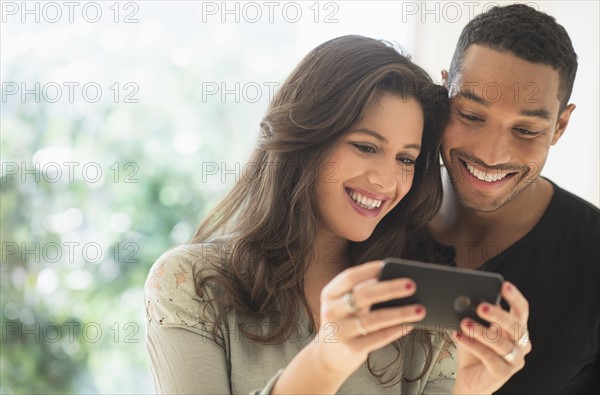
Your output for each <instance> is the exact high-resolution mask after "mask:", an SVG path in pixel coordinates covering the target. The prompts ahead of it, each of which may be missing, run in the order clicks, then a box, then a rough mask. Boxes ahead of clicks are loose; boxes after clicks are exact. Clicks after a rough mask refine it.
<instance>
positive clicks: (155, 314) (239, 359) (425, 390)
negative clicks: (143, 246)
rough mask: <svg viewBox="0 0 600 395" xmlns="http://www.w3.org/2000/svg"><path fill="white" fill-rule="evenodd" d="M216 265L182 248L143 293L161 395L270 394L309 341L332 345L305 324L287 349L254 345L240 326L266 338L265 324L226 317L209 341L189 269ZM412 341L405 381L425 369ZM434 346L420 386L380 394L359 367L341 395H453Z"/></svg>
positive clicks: (210, 249)
mask: <svg viewBox="0 0 600 395" xmlns="http://www.w3.org/2000/svg"><path fill="white" fill-rule="evenodd" d="M218 261H219V253H218V249H215V248H214V245H207V244H195V245H183V246H179V247H176V248H174V249H172V250H170V251H168V252H166V253H165V254H163V255H162V256H161V257H160V258H159V259H158V260H157V261H156V262H155V263H154V265H153V266H152V268H151V269H150V273H149V275H148V279H147V280H146V285H145V289H144V298H145V305H146V313H147V319H148V322H147V332H146V346H147V349H148V353H149V357H150V365H151V368H152V374H153V377H154V384H155V386H156V391H157V393H159V394H167V393H168V394H248V393H251V394H268V393H270V392H271V389H272V388H273V385H274V384H275V382H276V381H277V379H278V377H279V375H280V374H281V372H282V371H283V369H285V367H286V366H287V365H288V363H289V362H290V361H291V360H292V359H293V358H294V356H295V355H296V354H297V353H298V352H299V351H300V350H301V349H302V348H303V347H305V346H306V345H307V344H308V343H309V342H311V341H331V340H332V339H333V338H334V333H333V332H331V333H330V334H329V333H327V331H324V332H325V335H324V336H323V338H322V339H319V338H318V336H315V334H311V333H310V332H309V330H308V320H307V318H306V317H303V319H302V320H301V322H299V323H298V324H296V325H294V326H293V327H294V328H295V329H296V331H292V332H290V333H293V335H292V336H291V337H290V338H289V339H288V340H287V341H286V342H285V343H281V344H260V343H255V342H252V341H250V340H248V339H246V338H245V337H244V336H242V335H241V334H240V333H239V329H238V328H239V326H238V325H239V324H243V325H246V328H248V325H254V327H255V328H257V329H258V330H265V331H268V330H269V325H268V323H265V324H263V325H261V326H258V325H256V324H253V321H252V319H251V317H247V316H243V315H242V314H239V313H237V312H232V313H230V314H228V315H227V319H226V320H225V322H223V324H222V326H221V328H220V331H219V336H218V338H217V340H216V341H215V339H214V338H213V336H212V331H211V327H210V324H208V323H209V322H211V321H210V317H209V316H210V315H211V314H214V311H212V310H211V309H210V308H208V309H205V307H207V303H206V301H205V300H203V299H201V298H200V297H199V296H198V295H197V294H196V292H195V287H194V278H193V273H195V272H194V264H196V268H197V269H198V268H202V267H209V265H208V264H209V263H210V262H214V263H217V262H218ZM207 291H210V290H207ZM210 306H212V305H210ZM210 306H208V307H210ZM211 311H212V313H211ZM332 331H333V329H332ZM294 332H295V333H294ZM415 337H416V336H412V335H410V336H408V337H407V340H406V342H405V345H404V350H405V351H404V353H403V358H404V359H405V360H404V366H405V370H408V371H407V373H408V377H415V376H416V375H418V374H419V373H420V372H421V370H422V367H423V366H424V363H425V353H424V350H423V347H421V346H420V344H418V343H417V342H416V341H415ZM432 342H433V350H434V355H433V361H435V363H432V364H431V366H430V368H429V370H428V371H427V372H426V373H425V375H424V376H423V378H422V379H420V380H418V381H416V382H413V383H405V382H402V383H400V384H397V385H394V386H391V387H385V386H383V385H381V384H380V383H379V381H378V379H377V378H375V377H373V376H372V375H371V374H370V373H369V370H368V369H367V367H366V365H364V364H363V365H362V366H361V367H360V368H359V369H357V370H356V372H354V373H353V374H352V375H351V376H350V377H349V378H348V380H347V381H346V382H345V383H344V385H343V386H342V387H341V388H340V390H339V393H344V394H352V393H354V394H375V393H377V394H388V393H389V394H432V393H446V394H448V393H451V392H452V387H453V385H454V374H455V370H456V358H455V352H456V350H455V348H454V346H453V345H450V344H449V343H448V342H447V341H445V340H444V337H443V336H440V335H436V336H432ZM395 355H396V351H395V350H394V349H393V347H392V346H387V347H384V348H382V349H380V350H377V351H376V352H374V353H373V356H372V357H371V359H372V360H373V361H375V362H376V363H377V365H379V366H381V363H384V362H385V361H386V360H390V358H393V357H394V356H395ZM306 379H307V380H310V377H307V378H306Z"/></svg>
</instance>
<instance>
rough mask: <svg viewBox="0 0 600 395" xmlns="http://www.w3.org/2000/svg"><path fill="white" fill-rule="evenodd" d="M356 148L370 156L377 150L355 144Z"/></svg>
mask: <svg viewBox="0 0 600 395" xmlns="http://www.w3.org/2000/svg"><path fill="white" fill-rule="evenodd" d="M354 146H355V147H356V149H358V150H359V151H360V152H365V153H368V154H372V153H374V152H375V149H374V148H373V147H371V146H369V145H363V144H354Z"/></svg>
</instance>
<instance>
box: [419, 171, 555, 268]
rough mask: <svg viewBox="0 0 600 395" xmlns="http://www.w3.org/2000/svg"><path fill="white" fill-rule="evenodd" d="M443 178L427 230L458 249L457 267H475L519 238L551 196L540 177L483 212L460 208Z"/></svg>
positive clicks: (532, 225)
mask: <svg viewBox="0 0 600 395" xmlns="http://www.w3.org/2000/svg"><path fill="white" fill-rule="evenodd" d="M444 171H445V170H444ZM443 179H444V181H443V183H444V198H443V203H442V207H441V208H440V211H439V212H438V214H437V215H436V216H435V217H434V219H433V220H432V221H431V222H430V223H429V229H430V231H431V234H432V236H433V237H434V239H435V240H437V241H438V242H439V243H441V244H445V245H454V246H456V247H457V248H461V249H462V251H457V261H456V263H457V265H458V266H460V267H470V268H474V267H479V266H481V264H483V263H484V262H485V261H486V260H487V259H489V258H492V257H493V256H495V255H497V254H498V253H499V252H500V251H502V250H504V249H506V248H508V247H510V245H512V244H514V243H515V242H516V241H518V240H519V239H521V238H523V237H524V236H525V235H526V234H527V233H528V232H529V231H530V230H531V229H533V227H534V226H535V225H536V224H537V223H538V222H539V220H540V219H541V217H542V216H543V214H544V212H545V211H546V208H547V207H548V204H549V203H550V199H551V198H552V193H553V188H552V184H550V182H549V181H548V180H545V179H543V178H541V177H540V178H538V179H537V180H536V182H534V183H532V184H531V185H529V186H528V187H527V188H525V189H524V190H523V191H521V193H519V194H518V195H517V196H516V197H515V198H513V199H512V200H511V201H509V202H507V203H506V204H504V205H503V206H502V207H500V208H499V209H498V210H495V211H492V212H484V211H479V210H475V209H472V208H469V207H464V206H462V205H461V204H460V202H459V201H458V199H457V198H456V195H455V193H454V189H453V188H452V184H451V182H450V181H449V178H448V177H443ZM492 245H493V247H494V248H490V247H491V246H492ZM467 250H468V251H467ZM467 252H468V253H467Z"/></svg>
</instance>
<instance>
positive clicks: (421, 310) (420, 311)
mask: <svg viewBox="0 0 600 395" xmlns="http://www.w3.org/2000/svg"><path fill="white" fill-rule="evenodd" d="M422 312H423V309H422V308H421V307H417V308H416V309H415V313H417V314H421V313H422Z"/></svg>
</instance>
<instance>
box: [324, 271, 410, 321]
mask: <svg viewBox="0 0 600 395" xmlns="http://www.w3.org/2000/svg"><path fill="white" fill-rule="evenodd" d="M365 282H366V281H365ZM365 282H362V283H360V285H363V284H365ZM415 290H416V285H415V283H414V281H412V280H410V279H408V278H402V279H396V280H391V281H381V282H379V281H375V282H369V283H368V284H367V285H364V286H357V287H355V288H354V289H352V290H351V292H352V294H351V295H350V296H348V298H351V300H350V301H349V300H347V297H346V296H345V295H342V297H337V298H335V299H332V300H329V301H328V302H326V303H328V306H327V311H326V312H325V314H326V315H327V317H326V318H327V319H334V318H337V317H340V318H341V317H345V316H348V315H352V314H355V313H358V312H360V313H363V312H368V311H369V310H370V308H371V306H372V305H374V304H376V303H380V302H386V301H388V300H393V299H400V298H406V297H408V296H410V295H412V294H414V293H415ZM346 292H348V291H346ZM323 302H325V301H323ZM348 304H352V305H353V306H354V308H356V310H357V311H356V312H353V311H352V309H353V308H352V307H351V306H348Z"/></svg>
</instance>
